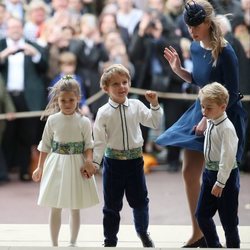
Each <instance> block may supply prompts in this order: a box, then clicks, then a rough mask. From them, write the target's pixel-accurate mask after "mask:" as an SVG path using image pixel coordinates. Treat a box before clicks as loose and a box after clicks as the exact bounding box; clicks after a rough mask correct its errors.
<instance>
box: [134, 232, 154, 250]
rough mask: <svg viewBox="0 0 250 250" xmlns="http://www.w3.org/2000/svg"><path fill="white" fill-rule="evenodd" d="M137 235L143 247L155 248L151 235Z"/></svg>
mask: <svg viewBox="0 0 250 250" xmlns="http://www.w3.org/2000/svg"><path fill="white" fill-rule="evenodd" d="M137 235H138V237H139V238H140V239H141V242H142V245H143V247H153V248H154V247H155V245H154V242H153V241H152V239H151V238H150V236H149V233H141V234H137Z"/></svg>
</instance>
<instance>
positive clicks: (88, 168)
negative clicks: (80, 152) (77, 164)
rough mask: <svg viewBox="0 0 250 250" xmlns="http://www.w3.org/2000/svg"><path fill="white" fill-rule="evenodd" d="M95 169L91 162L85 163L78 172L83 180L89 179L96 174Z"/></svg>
mask: <svg viewBox="0 0 250 250" xmlns="http://www.w3.org/2000/svg"><path fill="white" fill-rule="evenodd" d="M96 171H97V169H96V167H95V165H94V163H93V162H91V161H86V162H85V164H84V166H83V167H82V168H81V170H80V172H81V174H82V176H83V177H84V178H91V177H92V175H94V174H95V173H96Z"/></svg>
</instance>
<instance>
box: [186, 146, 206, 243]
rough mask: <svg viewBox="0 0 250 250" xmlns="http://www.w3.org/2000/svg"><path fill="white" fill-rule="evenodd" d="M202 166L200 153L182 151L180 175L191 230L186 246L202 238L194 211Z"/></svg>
mask: <svg viewBox="0 0 250 250" xmlns="http://www.w3.org/2000/svg"><path fill="white" fill-rule="evenodd" d="M203 166H204V156H203V153H202V152H198V151H192V150H187V149H185V150H184V155H183V167H182V174H183V179H184V183H185V189H186V195H187V200H188V205H189V210H190V214H191V221H192V229H193V232H192V236H191V238H190V239H189V240H188V241H187V242H186V244H187V245H189V244H192V243H194V242H195V241H197V240H199V239H200V238H201V237H202V236H203V233H202V232H201V230H200V228H199V226H198V223H197V221H196V218H195V210H196V206H197V202H198V198H199V194H200V187H201V183H200V181H201V173H202V169H203Z"/></svg>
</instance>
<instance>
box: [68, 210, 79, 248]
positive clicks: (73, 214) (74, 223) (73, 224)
mask: <svg viewBox="0 0 250 250" xmlns="http://www.w3.org/2000/svg"><path fill="white" fill-rule="evenodd" d="M69 225H70V245H72V246H73V245H75V244H76V240H77V236H78V233H79V229H80V210H79V209H72V210H71V211H70V220H69Z"/></svg>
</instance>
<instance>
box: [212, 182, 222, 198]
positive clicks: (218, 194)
mask: <svg viewBox="0 0 250 250" xmlns="http://www.w3.org/2000/svg"><path fill="white" fill-rule="evenodd" d="M222 191H223V188H221V187H219V186H217V185H216V184H214V186H213V188H212V191H211V194H212V195H214V196H215V197H218V198H220V197H221V194H222Z"/></svg>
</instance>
